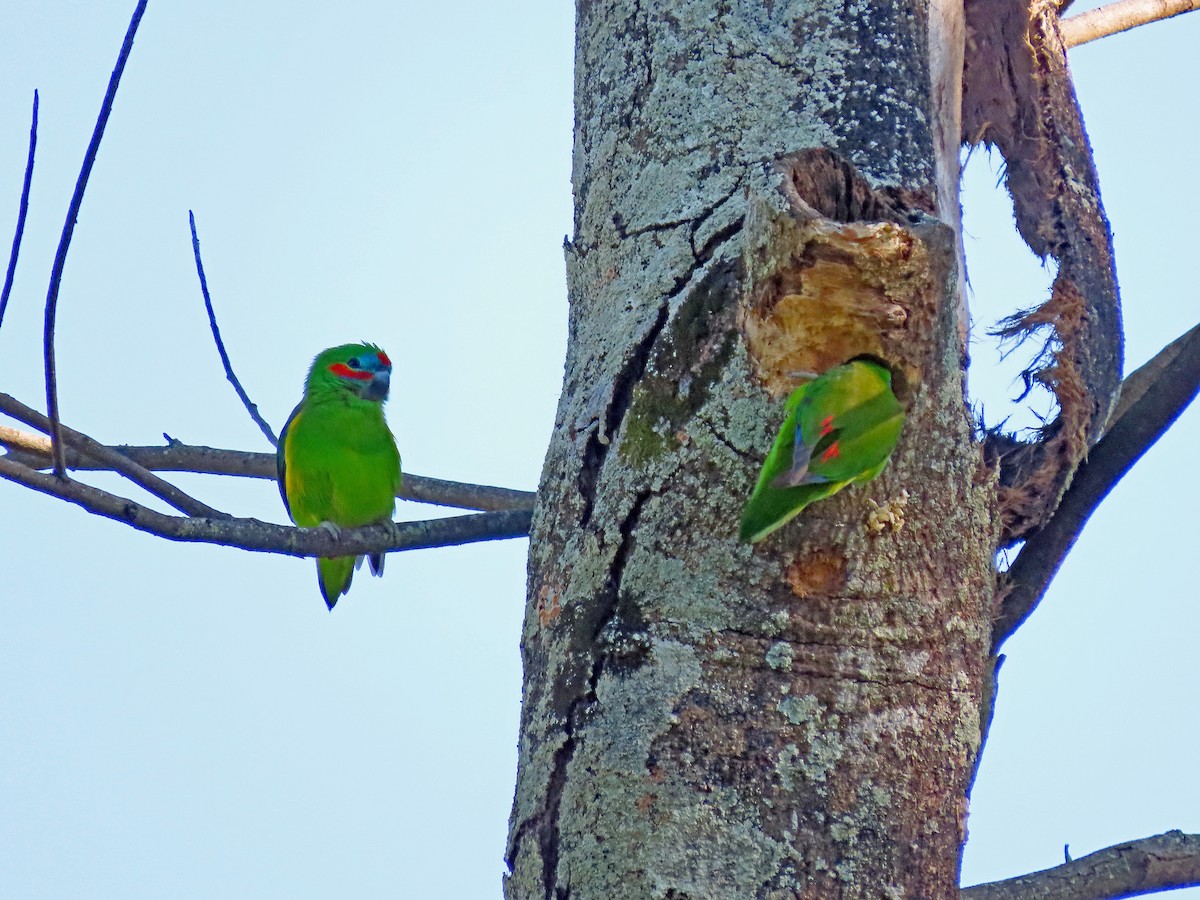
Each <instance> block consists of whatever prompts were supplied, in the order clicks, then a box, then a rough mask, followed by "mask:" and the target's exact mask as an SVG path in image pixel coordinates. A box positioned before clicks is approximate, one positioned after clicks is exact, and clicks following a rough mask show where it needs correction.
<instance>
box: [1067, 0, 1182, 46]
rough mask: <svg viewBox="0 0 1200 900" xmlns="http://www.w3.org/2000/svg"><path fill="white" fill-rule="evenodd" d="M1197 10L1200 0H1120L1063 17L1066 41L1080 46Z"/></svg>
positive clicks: (1071, 44)
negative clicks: (1066, 17) (1067, 17)
mask: <svg viewBox="0 0 1200 900" xmlns="http://www.w3.org/2000/svg"><path fill="white" fill-rule="evenodd" d="M1197 9H1200V0H1118V2H1116V3H1109V4H1106V5H1104V6H1101V7H1098V8H1096V9H1089V10H1088V11H1087V12H1082V13H1080V14H1079V15H1077V16H1071V17H1070V18H1069V19H1063V20H1062V36H1063V43H1064V44H1066V45H1067V46H1068V47H1078V46H1079V45H1080V44H1086V43H1088V42H1089V41H1094V40H1097V39H1098V38H1102V37H1108V36H1109V35H1110V34H1118V33H1120V32H1122V31H1128V30H1129V29H1131V28H1137V27H1138V26H1139V25H1147V24H1149V23H1150V22H1157V21H1159V20H1161V19H1169V18H1171V17H1172V16H1178V15H1179V14H1181V13H1186V12H1194V11H1195V10H1197Z"/></svg>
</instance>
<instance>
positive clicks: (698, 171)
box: [505, 0, 996, 900]
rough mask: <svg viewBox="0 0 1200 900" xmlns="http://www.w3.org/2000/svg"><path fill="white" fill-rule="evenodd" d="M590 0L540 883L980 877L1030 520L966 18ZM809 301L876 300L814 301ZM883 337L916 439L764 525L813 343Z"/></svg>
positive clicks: (528, 778) (907, 888)
mask: <svg viewBox="0 0 1200 900" xmlns="http://www.w3.org/2000/svg"><path fill="white" fill-rule="evenodd" d="M939 9H940V7H939ZM577 12H578V20H577V38H576V39H577V47H576V60H577V74H576V143H575V171H574V185H575V194H576V202H577V207H576V227H575V234H574V236H573V238H572V240H571V242H570V244H569V245H568V247H567V271H568V279H569V287H570V300H571V309H570V317H569V331H568V334H569V346H568V358H567V362H566V371H565V374H564V389H563V396H562V399H561V401H560V406H559V413H558V419H557V421H556V424H555V432H554V436H553V439H552V441H551V446H550V448H549V451H548V454H547V458H546V463H545V467H544V469H543V476H542V482H541V486H540V490H539V501H538V507H537V510H536V511H535V515H534V525H533V539H532V540H531V544H530V569H529V585H528V597H529V603H528V607H527V615H526V621H525V628H524V633H523V647H522V649H523V658H524V663H525V669H526V677H525V695H524V702H523V706H522V722H521V743H520V752H519V774H518V784H517V792H516V797H515V800H514V804H513V814H512V819H511V823H510V840H509V851H508V863H509V865H510V867H511V875H510V877H509V878H508V879H507V881H506V885H505V891H506V896H507V897H508V898H510V900H517V898H520V900H526V898H533V897H544V898H554V900H564V898H570V900H584V898H597V900H601V898H602V900H623V898H629V900H646V898H654V897H658V898H667V897H671V898H676V900H684V898H687V900H702V898H729V897H763V898H772V900H776V898H792V897H814V898H815V897H821V898H827V897H871V898H878V897H879V896H894V897H919V896H928V897H942V896H950V895H951V894H952V892H954V891H955V890H957V860H958V853H959V846H960V843H961V840H962V838H963V823H964V817H965V811H966V801H965V796H966V789H967V784H968V781H969V778H970V774H971V771H972V765H973V762H974V754H975V751H976V747H977V744H978V740H979V723H978V709H979V705H980V695H981V691H982V683H983V669H984V665H985V660H986V656H987V644H988V636H989V628H988V626H989V613H990V610H989V609H988V607H987V600H988V599H990V596H991V588H992V580H993V572H992V567H991V558H992V557H991V554H992V549H993V547H994V544H995V540H996V528H995V524H994V520H993V517H992V513H991V500H992V497H993V491H994V484H993V483H992V481H991V480H990V475H989V473H988V471H987V470H986V469H984V468H982V467H981V465H980V461H979V455H978V449H977V447H975V446H974V445H973V444H972V437H971V432H972V429H971V423H970V421H969V416H968V413H967V410H966V406H965V404H964V401H963V384H962V370H963V357H962V344H961V339H960V325H961V320H960V317H959V315H958V310H959V291H958V279H957V271H958V266H957V247H956V243H955V229H954V228H953V227H946V226H944V225H942V224H939V223H938V222H937V221H935V220H933V219H932V218H931V217H930V216H929V215H928V212H929V211H930V210H936V209H940V208H944V207H949V206H954V205H956V204H957V201H956V199H955V198H954V197H945V196H940V195H939V185H951V186H953V185H954V184H955V179H954V178H953V177H948V176H947V174H946V172H945V171H944V170H943V169H942V168H939V167H940V166H941V165H942V164H941V163H939V161H938V160H939V154H938V152H937V150H936V148H935V144H937V143H938V141H937V140H936V139H935V136H934V131H933V129H934V123H933V119H934V113H933V108H934V101H932V100H931V98H930V92H931V84H932V82H931V73H930V69H929V58H930V51H929V48H928V46H927V44H926V41H927V40H928V37H929V35H930V34H931V33H936V34H943V33H946V31H945V29H944V28H943V29H942V30H939V29H938V28H934V27H933V25H932V24H931V23H930V21H929V20H928V19H927V18H926V16H927V13H928V6H927V4H924V3H913V4H911V5H909V4H904V3H895V4H893V3H889V4H870V5H867V6H865V7H861V8H856V9H855V11H854V12H853V13H850V12H848V11H847V10H846V9H845V8H844V7H843V5H842V4H828V3H824V2H812V0H808V2H792V3H779V4H763V5H761V6H758V5H749V4H745V5H738V6H733V7H731V6H730V5H729V4H724V3H717V2H715V0H714V2H709V0H693V2H671V3H666V2H662V3H652V2H648V0H642V2H586V3H581V4H580V5H579V6H578V8H577ZM943 12H944V10H943ZM945 24H946V17H945V16H943V18H942V25H943V26H944V25H945ZM951 33H952V30H951ZM948 55H949V58H950V61H949V62H947V63H945V68H946V69H947V70H949V69H950V68H953V65H952V62H953V58H954V54H953V53H950V54H948ZM944 76H945V72H941V73H940V75H939V83H940V84H943V86H944V83H945V80H946V79H945V77H944ZM944 99H945V98H944V97H943V101H944ZM939 122H940V120H939ZM939 127H940V125H939ZM805 148H825V149H823V150H808V151H806V150H805ZM827 151H828V152H827ZM850 163H852V164H853V165H851V164H850ZM955 165H957V161H956V160H955ZM856 169H857V171H856ZM785 172H786V173H787V177H786V178H785V177H784V173H785ZM859 173H861V174H859ZM948 189H949V190H953V187H951V188H948ZM943 190H946V189H943ZM818 288H819V289H818ZM859 292H863V297H862V298H861V299H859V300H855V299H854V297H853V296H852V295H855V296H857V294H858V293H859ZM831 296H832V297H835V298H840V299H832V300H831V299H829V298H830V297H831ZM809 303H812V304H818V305H819V304H822V303H824V310H823V312H824V313H832V312H835V311H837V310H840V315H839V316H837V317H834V319H835V320H834V321H832V322H825V323H824V325H823V328H822V330H820V331H819V332H818V331H817V330H814V329H809V328H808V325H812V324H815V323H816V322H817V321H818V319H821V318H822V316H817V315H813V314H812V311H811V310H810V309H808V308H806V307H805V304H809ZM785 310H786V311H787V314H786V315H785V314H784V311H785ZM776 312H778V313H779V315H778V316H776V315H775V313H776ZM792 315H794V316H795V318H794V320H793V319H790V318H788V317H789V316H792ZM776 319H778V320H779V321H776ZM785 320H786V321H785ZM801 323H807V324H801ZM806 334H807V337H805V335H806ZM772 335H774V336H772ZM779 346H782V347H785V348H786V350H785V351H784V352H783V353H782V355H781V356H780V357H779V358H778V359H774V360H773V361H772V359H771V354H772V352H773V348H776V347H779ZM821 347H824V348H825V349H823V350H822V349H820V348H821ZM860 349H873V350H875V351H877V352H879V353H881V354H882V355H884V356H885V357H889V356H890V357H891V359H893V360H895V361H896V362H897V364H898V365H899V367H900V368H901V369H902V371H903V374H904V375H905V379H904V380H905V382H906V389H905V391H904V396H905V403H906V406H907V409H908V416H909V424H908V426H907V429H906V432H905V435H904V436H903V437H902V438H901V443H900V446H899V448H898V449H897V452H896V454H895V456H894V458H893V461H892V463H891V465H890V466H889V469H888V471H887V472H885V473H884V475H883V476H882V477H881V478H880V479H879V480H877V481H876V482H872V483H871V484H870V485H865V486H860V487H854V488H851V489H848V490H846V491H843V492H842V493H841V494H839V495H838V496H837V497H835V498H833V499H831V500H829V501H826V502H823V503H820V504H817V505H815V506H814V507H812V509H811V510H807V511H806V512H805V514H804V515H803V516H802V517H800V519H798V520H797V521H796V522H794V523H792V524H790V525H788V526H786V527H785V528H783V529H781V530H780V531H779V532H778V533H777V534H775V535H773V536H772V537H771V538H770V539H768V540H766V541H764V542H763V543H762V544H760V545H757V546H756V547H754V548H751V547H750V546H747V545H744V544H739V543H738V542H737V540H736V530H737V521H738V516H739V513H740V509H741V505H742V503H743V502H744V500H745V498H746V496H747V494H748V493H749V490H750V488H751V486H752V484H753V481H754V478H755V477H756V475H757V469H758V467H759V466H760V465H761V462H762V459H763V456H764V454H765V452H766V450H767V448H768V447H769V445H770V441H771V436H772V433H773V430H774V429H775V428H777V427H778V424H779V417H780V413H781V409H780V404H779V402H778V399H777V396H776V395H777V394H778V393H779V391H781V390H782V389H783V385H782V383H781V382H780V379H783V378H785V377H786V374H787V373H786V371H785V369H786V368H787V367H788V366H793V365H804V364H805V361H806V360H807V361H808V364H811V365H814V366H815V365H823V364H825V360H826V359H828V364H829V365H832V364H834V363H837V362H842V361H844V359H838V358H835V357H836V356H837V354H839V353H841V352H843V351H844V352H846V353H847V354H849V355H854V353H856V352H859V350H860ZM772 379H774V380H775V382H776V383H773V382H772ZM905 491H907V494H906V493H905ZM871 501H874V502H875V503H876V504H878V505H877V506H876V507H873V506H872V503H871ZM879 509H888V510H892V511H893V514H892V515H890V516H889V517H886V518H887V522H888V523H890V524H888V525H887V526H886V527H877V526H878V524H879V522H880V521H882V519H881V517H880V516H879V514H878V510H879ZM900 509H902V510H903V515H899V514H895V512H894V511H895V510H900ZM873 511H874V512H875V516H874V518H872V512H873Z"/></svg>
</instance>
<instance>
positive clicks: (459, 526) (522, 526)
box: [0, 457, 533, 556]
mask: <svg viewBox="0 0 1200 900" xmlns="http://www.w3.org/2000/svg"><path fill="white" fill-rule="evenodd" d="M0 478H5V479H7V480H9V481H13V482H16V483H17V484H22V485H24V486H26V487H28V488H32V489H33V490H35V491H39V492H41V493H43V494H49V495H50V496H52V497H57V498H58V499H60V500H66V501H67V502H69V503H74V504H76V505H77V506H80V507H82V508H83V509H85V510H87V511H88V512H90V513H93V514H94V515H98V516H103V517H105V518H107V519H113V520H114V521H117V522H123V523H124V524H126V525H129V526H130V527H131V528H136V529H137V530H138V531H145V532H147V533H148V534H153V535H156V536H158V537H162V538H166V539H167V540H171V541H195V542H199V543H206V544H220V545H222V546H225V547H237V548H239V549H242V550H253V551H257V552H261V553H282V554H286V555H288V556H360V555H362V554H365V553H390V552H395V551H400V550H423V549H428V548H430V547H452V546H457V545H459V544H467V543H473V542H476V541H495V540H504V539H507V538H515V537H524V536H526V535H528V534H529V523H530V520H531V518H532V515H533V513H532V511H531V510H529V509H514V510H507V511H505V512H488V513H476V514H473V515H469V516H452V517H450V518H447V519H429V520H425V521H420V522H399V523H396V522H392V523H388V524H384V525H367V526H365V527H363V528H347V529H344V530H342V531H341V532H340V533H339V534H338V536H337V537H334V536H333V534H331V533H330V532H329V531H328V530H326V529H324V528H295V527H292V526H290V525H275V524H272V523H271V522H262V521H259V520H258V519H243V518H235V517H233V516H226V517H224V518H220V519H211V518H202V517H196V516H172V515H167V514H165V513H160V512H156V511H155V510H152V509H149V508H148V507H145V506H142V505H141V504H140V503H136V502H134V501H133V500H130V499H128V498H126V497H121V496H118V495H117V494H112V493H109V492H108V491H104V490H101V489H99V488H95V487H91V486H90V485H86V484H83V483H82V482H79V481H70V480H64V479H61V478H58V477H56V476H54V475H48V474H45V473H43V472H38V471H35V470H33V469H30V468H29V467H28V466H24V465H21V464H20V463H18V462H14V461H12V460H11V459H8V458H7V457H0Z"/></svg>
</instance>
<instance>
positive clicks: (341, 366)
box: [329, 363, 371, 381]
mask: <svg viewBox="0 0 1200 900" xmlns="http://www.w3.org/2000/svg"><path fill="white" fill-rule="evenodd" d="M329 371H330V372H332V373H333V374H334V375H336V376H338V378H353V379H355V380H357V381H370V380H371V373H370V372H357V371H355V370H354V369H352V368H350V367H349V366H348V365H346V364H345V363H334V364H333V365H332V366H330V367H329Z"/></svg>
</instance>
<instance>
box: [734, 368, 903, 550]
mask: <svg viewBox="0 0 1200 900" xmlns="http://www.w3.org/2000/svg"><path fill="white" fill-rule="evenodd" d="M810 379H811V380H809V381H808V382H806V383H805V384H802V385H801V386H800V387H798V388H796V390H794V391H792V394H791V396H790V397H788V399H787V403H785V404H784V409H785V410H786V412H787V417H786V418H785V419H784V420H783V426H782V427H781V428H780V429H779V434H778V436H777V437H776V438H775V443H774V444H772V445H771V450H770V452H769V453H768V454H767V459H766V461H765V462H764V463H763V469H762V474H760V475H759V476H758V484H756V485H755V486H754V492H753V493H752V494H751V495H750V499H749V500H747V501H746V508H745V510H743V511H742V527H741V530H740V532H739V537H740V538H741V539H742V540H743V541H749V542H750V543H754V542H755V541H761V540H762V539H763V538H765V537H766V536H767V535H768V534H770V533H771V532H772V531H774V530H775V529H777V528H779V527H781V526H783V525H784V524H786V523H787V522H789V521H790V520H791V519H792V518H794V517H795V516H796V515H798V514H799V513H800V511H801V510H803V509H804V507H806V506H808V504H810V503H815V502H816V501H817V500H824V499H825V498H826V497H829V496H832V495H833V494H836V493H837V492H838V491H840V490H841V489H842V488H844V487H845V486H846V485H848V484H850V483H851V482H854V481H870V480H871V479H872V478H874V477H875V476H876V475H878V474H879V473H880V472H882V471H883V467H884V466H885V465H887V461H888V458H889V457H890V456H891V455H892V450H894V449H895V447H896V441H897V440H898V439H899V437H900V429H901V427H902V426H903V425H904V410H903V409H901V407H900V402H899V401H898V400H897V399H896V395H895V394H894V393H892V373H891V370H890V369H888V368H887V367H886V366H884V365H881V364H880V363H879V362H878V361H876V360H875V359H874V358H873V357H856V358H855V359H853V360H851V361H850V362H848V363H845V364H843V365H840V366H834V367H833V368H832V369H829V370H828V371H826V372H824V373H822V374H821V375H818V376H815V377H813V376H810Z"/></svg>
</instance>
